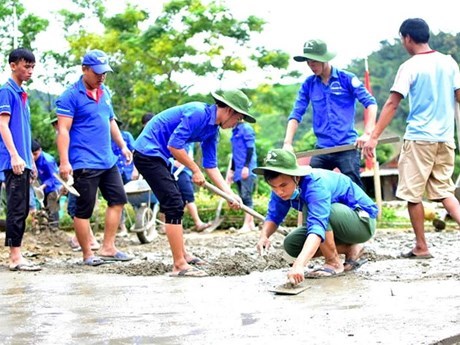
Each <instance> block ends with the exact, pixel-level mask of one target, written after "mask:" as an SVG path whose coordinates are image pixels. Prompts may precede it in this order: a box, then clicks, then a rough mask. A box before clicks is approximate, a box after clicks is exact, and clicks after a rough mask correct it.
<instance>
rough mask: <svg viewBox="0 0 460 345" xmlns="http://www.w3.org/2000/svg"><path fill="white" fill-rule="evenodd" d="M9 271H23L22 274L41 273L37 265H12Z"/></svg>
mask: <svg viewBox="0 0 460 345" xmlns="http://www.w3.org/2000/svg"><path fill="white" fill-rule="evenodd" d="M8 268H9V270H10V271H23V272H37V271H41V270H42V268H41V267H40V266H38V265H35V264H32V263H30V262H29V263H23V264H17V265H15V264H12V265H10V266H9V267H8Z"/></svg>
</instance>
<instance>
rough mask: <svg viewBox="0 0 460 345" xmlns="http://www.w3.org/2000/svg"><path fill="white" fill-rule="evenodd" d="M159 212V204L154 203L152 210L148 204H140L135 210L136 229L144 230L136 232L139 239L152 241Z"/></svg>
mask: <svg viewBox="0 0 460 345" xmlns="http://www.w3.org/2000/svg"><path fill="white" fill-rule="evenodd" d="M159 212H160V205H159V204H155V206H154V208H153V210H152V209H151V208H150V207H148V206H141V207H140V208H139V209H138V211H137V212H136V224H135V227H136V229H144V231H140V232H136V234H137V237H138V238H139V241H140V242H141V243H142V244H144V243H150V242H152V241H153V240H154V239H155V238H156V237H157V236H158V232H157V221H156V219H157V216H158V213H159Z"/></svg>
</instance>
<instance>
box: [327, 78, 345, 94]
mask: <svg viewBox="0 0 460 345" xmlns="http://www.w3.org/2000/svg"><path fill="white" fill-rule="evenodd" d="M330 89H331V93H333V94H334V95H342V94H344V93H346V91H345V90H344V88H343V87H342V85H340V82H339V81H333V82H332V83H331V86H330Z"/></svg>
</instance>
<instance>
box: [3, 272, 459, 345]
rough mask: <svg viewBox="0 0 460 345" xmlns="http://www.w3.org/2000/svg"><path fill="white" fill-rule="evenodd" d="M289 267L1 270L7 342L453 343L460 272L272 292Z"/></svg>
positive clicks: (359, 278)
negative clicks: (199, 274) (172, 271)
mask: <svg viewBox="0 0 460 345" xmlns="http://www.w3.org/2000/svg"><path fill="white" fill-rule="evenodd" d="M284 276H285V273H284V272H281V271H270V272H264V273H253V274H251V275H249V276H242V277H209V278H172V277H168V276H155V277H139V276H137V277H128V276H123V275H103V274H97V270H95V269H94V268H88V273H83V274H73V275H71V274H68V275H51V274H49V273H46V270H45V271H42V272H39V273H24V272H8V271H6V270H5V269H4V268H3V269H2V270H0V282H1V284H0V344H2V345H10V344H11V345H13V344H21V345H22V344H40V345H41V344H114V345H116V344H168V345H173V344H322V345H324V344H366V345H369V344H391V345H395V344H405V345H408V344H417V345H420V344H441V343H440V341H441V340H444V342H442V344H456V343H458V342H460V336H459V335H460V323H459V321H460V282H459V281H456V280H454V279H450V280H449V279H448V280H415V281H375V280H372V279H368V278H366V277H365V276H364V275H361V274H359V272H358V273H352V274H348V275H345V276H342V277H337V278H333V279H331V278H330V279H322V280H308V281H307V282H306V283H307V284H308V285H309V286H311V287H310V288H309V289H308V290H306V291H305V292H303V293H301V294H299V295H296V296H281V295H274V294H273V293H270V292H268V289H269V288H270V287H272V286H273V285H277V284H280V283H283V282H284V281H281V280H280V279H281V277H284Z"/></svg>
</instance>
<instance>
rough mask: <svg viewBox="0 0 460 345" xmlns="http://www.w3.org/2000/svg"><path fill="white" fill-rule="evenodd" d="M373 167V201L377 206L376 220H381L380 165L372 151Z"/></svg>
mask: <svg viewBox="0 0 460 345" xmlns="http://www.w3.org/2000/svg"><path fill="white" fill-rule="evenodd" d="M373 163H374V164H373V168H374V191H375V203H376V204H377V207H378V208H379V214H378V216H377V219H378V220H382V187H381V183H380V166H379V162H378V161H377V154H376V153H374V160H373Z"/></svg>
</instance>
